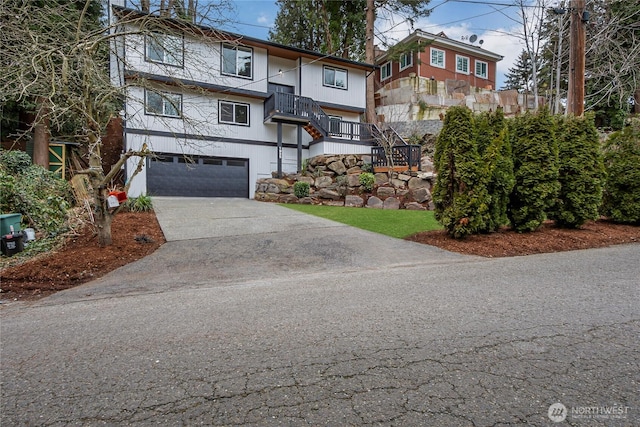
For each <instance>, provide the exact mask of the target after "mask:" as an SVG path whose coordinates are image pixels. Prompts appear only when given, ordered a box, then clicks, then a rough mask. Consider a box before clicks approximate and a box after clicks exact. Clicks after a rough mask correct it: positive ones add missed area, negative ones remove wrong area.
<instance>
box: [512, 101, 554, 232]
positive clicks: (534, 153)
mask: <svg viewBox="0 0 640 427" xmlns="http://www.w3.org/2000/svg"><path fill="white" fill-rule="evenodd" d="M510 124H511V126H510V133H511V145H512V150H513V166H514V172H515V186H514V188H513V191H512V193H511V196H510V198H509V207H508V216H509V220H510V221H511V226H512V227H513V228H514V229H515V230H516V231H518V232H525V231H534V230H536V229H538V228H539V227H540V226H541V225H542V223H543V222H544V220H545V219H546V213H547V211H548V210H549V209H550V208H551V207H552V206H553V205H554V203H555V200H556V197H557V195H558V191H559V189H560V184H559V182H558V146H557V142H556V137H555V133H554V123H553V120H552V119H551V116H550V114H549V111H548V110H547V109H546V108H544V109H542V110H541V111H540V112H538V113H537V114H532V113H529V112H527V113H525V114H524V115H522V116H518V117H516V118H515V119H513V120H512V121H511V122H510Z"/></svg>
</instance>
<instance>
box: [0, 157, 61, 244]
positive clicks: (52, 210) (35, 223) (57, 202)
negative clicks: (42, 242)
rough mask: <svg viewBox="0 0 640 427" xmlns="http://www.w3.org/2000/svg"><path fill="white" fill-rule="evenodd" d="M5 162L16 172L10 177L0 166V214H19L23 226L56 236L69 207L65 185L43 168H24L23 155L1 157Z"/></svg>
mask: <svg viewBox="0 0 640 427" xmlns="http://www.w3.org/2000/svg"><path fill="white" fill-rule="evenodd" d="M27 157H28V156H27ZM7 158H9V165H10V167H11V168H12V169H11V170H13V171H15V172H14V173H11V172H10V170H9V167H7V164H6V163H1V167H0V178H1V182H2V184H0V190H2V196H1V197H0V201H1V204H0V210H2V212H3V213H10V212H11V213H21V214H22V218H23V222H25V223H27V224H28V225H29V226H30V227H33V228H35V229H36V230H37V231H42V232H44V233H46V234H47V235H56V234H58V233H59V232H60V231H62V230H63V227H64V223H65V220H66V214H67V209H68V208H69V206H70V205H71V196H70V195H71V189H70V187H69V185H68V183H67V182H66V181H65V180H63V179H60V178H58V177H57V176H56V175H55V174H53V173H52V172H49V171H47V170H45V169H44V168H43V167H42V166H38V165H30V166H28V167H26V168H25V167H24V159H25V157H24V156H22V155H19V154H17V155H16V154H14V155H10V156H9V157H6V156H2V161H3V162H4V160H5V159H7ZM16 160H17V161H16Z"/></svg>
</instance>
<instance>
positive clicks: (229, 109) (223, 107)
mask: <svg viewBox="0 0 640 427" xmlns="http://www.w3.org/2000/svg"><path fill="white" fill-rule="evenodd" d="M218 122H220V123H224V124H230V125H242V126H249V104H242V103H239V102H229V101H220V103H219V105H218Z"/></svg>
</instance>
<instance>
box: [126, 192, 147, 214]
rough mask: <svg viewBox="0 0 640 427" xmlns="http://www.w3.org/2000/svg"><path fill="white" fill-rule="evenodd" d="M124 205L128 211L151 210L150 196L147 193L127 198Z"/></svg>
mask: <svg viewBox="0 0 640 427" xmlns="http://www.w3.org/2000/svg"><path fill="white" fill-rule="evenodd" d="M125 206H126V208H127V210H129V212H150V211H152V210H153V202H152V201H151V196H147V195H142V196H138V197H132V198H129V199H127V201H126V204H125Z"/></svg>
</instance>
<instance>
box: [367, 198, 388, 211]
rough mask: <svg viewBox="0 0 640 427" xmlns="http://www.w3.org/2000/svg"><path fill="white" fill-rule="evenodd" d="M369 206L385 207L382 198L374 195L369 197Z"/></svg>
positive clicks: (375, 207)
mask: <svg viewBox="0 0 640 427" xmlns="http://www.w3.org/2000/svg"><path fill="white" fill-rule="evenodd" d="M367 207H368V208H374V209H382V208H383V207H384V203H383V202H382V200H380V199H379V198H377V197H376V196H372V197H369V200H367Z"/></svg>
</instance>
